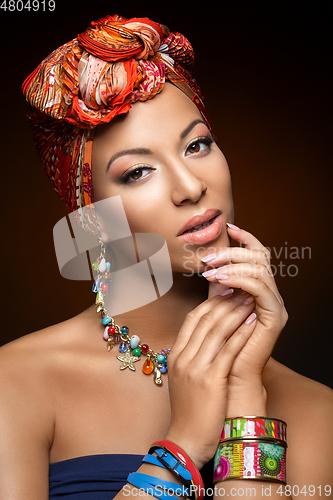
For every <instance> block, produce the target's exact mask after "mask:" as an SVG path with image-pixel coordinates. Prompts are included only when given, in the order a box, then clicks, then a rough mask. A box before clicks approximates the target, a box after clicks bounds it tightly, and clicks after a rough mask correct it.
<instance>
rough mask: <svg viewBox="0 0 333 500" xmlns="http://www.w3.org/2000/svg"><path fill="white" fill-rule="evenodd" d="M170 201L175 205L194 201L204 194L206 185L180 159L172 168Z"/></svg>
mask: <svg viewBox="0 0 333 500" xmlns="http://www.w3.org/2000/svg"><path fill="white" fill-rule="evenodd" d="M172 177H173V179H172V180H173V182H172V201H173V203H174V204H175V205H184V204H185V203H187V202H191V203H196V202H197V201H199V200H200V198H202V196H204V195H205V194H206V191H207V185H206V184H205V182H204V181H202V180H201V179H200V178H199V177H198V176H197V175H196V174H195V173H194V172H192V171H191V170H190V169H189V168H188V167H187V166H186V165H184V164H183V163H182V162H181V161H178V162H176V163H174V164H173V168H172Z"/></svg>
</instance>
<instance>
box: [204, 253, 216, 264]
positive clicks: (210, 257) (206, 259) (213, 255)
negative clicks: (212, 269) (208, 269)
mask: <svg viewBox="0 0 333 500" xmlns="http://www.w3.org/2000/svg"><path fill="white" fill-rule="evenodd" d="M214 259H216V253H210V254H209V255H206V257H202V259H201V260H202V262H206V263H207V262H211V261H212V260H214Z"/></svg>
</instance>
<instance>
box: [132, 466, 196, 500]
mask: <svg viewBox="0 0 333 500" xmlns="http://www.w3.org/2000/svg"><path fill="white" fill-rule="evenodd" d="M148 481H149V482H148ZM127 482H128V483H130V484H132V485H133V486H136V487H137V488H140V489H141V490H144V491H145V492H146V493H149V494H150V495H153V496H155V497H157V498H161V499H163V500H170V498H173V495H182V496H186V497H188V496H189V489H188V488H185V486H182V485H179V484H177V483H172V482H171V481H166V480H165V479H160V478H158V477H154V476H148V474H141V473H140V472H132V473H131V474H129V475H128V477H127ZM154 486H158V489H157V488H155V487H154ZM163 490H168V491H171V492H172V495H170V494H168V493H165V492H164V491H163Z"/></svg>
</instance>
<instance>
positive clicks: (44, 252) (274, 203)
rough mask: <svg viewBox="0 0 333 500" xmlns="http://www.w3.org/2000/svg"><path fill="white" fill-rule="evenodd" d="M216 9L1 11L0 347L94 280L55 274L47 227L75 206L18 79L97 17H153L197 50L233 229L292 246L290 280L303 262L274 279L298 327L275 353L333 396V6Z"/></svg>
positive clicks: (80, 301) (69, 311) (101, 5)
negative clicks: (39, 137) (42, 147)
mask: <svg viewBox="0 0 333 500" xmlns="http://www.w3.org/2000/svg"><path fill="white" fill-rule="evenodd" d="M7 3H9V2H7ZM24 3H25V2H24ZM214 4H216V6H215V7H214V6H213V2H191V3H190V2H186V3H184V2H183V3H181V2H177V3H172V2H158V3H156V2H154V3H153V2H152V3H151V5H150V4H149V3H147V2H146V3H145V2H140V5H139V2H122V3H120V2H117V3H116V2H110V1H103V0H100V1H98V0H97V1H95V2H91V1H90V2H84V1H74V0H69V1H63V0H62V1H60V0H56V9H55V11H54V12H42V11H39V12H33V11H30V12H28V11H24V12H9V11H7V12H4V11H3V10H1V11H0V16H1V33H0V37H1V40H0V41H1V88H0V96H1V180H2V184H1V195H2V200H3V207H4V214H3V217H2V245H1V252H2V255H1V263H2V275H3V282H2V290H1V291H2V300H1V304H2V318H1V319H2V321H1V339H0V340H1V343H6V342H8V341H10V340H12V339H14V338H16V337H19V336H21V335H24V334H26V333H29V332H31V331H34V330H37V329H41V328H44V327H46V326H48V325H50V324H52V323H57V322H59V321H62V320H65V319H67V318H69V317H71V316H73V315H75V314H77V313H79V312H80V311H82V310H83V309H84V308H86V307H88V306H89V305H90V304H91V303H92V301H93V294H92V292H91V285H90V283H88V282H82V283H80V282H71V281H67V280H65V279H63V278H62V277H61V276H60V274H59V271H58V268H57V263H56V258H55V254H54V250H53V236H52V229H53V226H54V225H55V223H56V222H57V221H58V220H59V219H60V218H61V217H63V216H64V215H66V208H65V206H64V205H63V203H62V202H61V200H60V199H58V197H57V196H56V195H55V194H54V192H53V190H52V188H51V185H50V184H49V181H48V179H47V177H46V175H45V174H44V172H43V170H42V168H41V166H40V165H39V163H38V160H37V156H36V152H35V150H34V146H33V142H32V138H31V136H30V131H29V129H28V126H27V124H26V121H25V101H24V98H23V97H22V94H21V90H20V86H21V83H22V82H23V80H24V79H25V77H26V76H28V74H30V73H31V72H32V71H33V70H34V69H35V67H36V66H37V65H38V64H39V62H40V61H41V60H42V59H43V58H44V57H46V56H47V55H48V54H49V53H50V52H51V51H52V50H54V49H55V48H56V47H58V46H60V45H62V44H63V43H65V42H67V41H69V40H70V39H72V38H74V37H76V35H77V33H79V32H82V31H84V30H85V28H86V27H87V26H88V24H89V23H90V21H91V20H97V19H99V18H100V17H104V16H105V15H106V14H114V13H118V14H121V15H123V16H125V17H144V16H147V17H150V18H151V19H152V20H154V21H157V22H160V23H163V24H166V25H167V26H169V28H170V29H171V30H172V31H180V32H182V33H183V34H184V35H185V36H187V37H188V38H189V40H190V41H191V42H192V45H193V47H194V50H195V53H196V61H197V62H196V67H195V71H194V74H195V76H196V78H197V80H198V82H199V83H200V85H201V87H202V89H203V92H204V95H205V102H206V106H207V109H208V113H209V115H210V118H211V122H212V125H213V129H214V131H215V134H216V136H217V139H218V144H219V145H220V147H221V149H222V150H223V151H224V153H225V155H226V157H227V160H228V162H229V165H230V168H231V173H232V179H233V189H234V201H235V223H236V224H237V225H239V226H241V227H243V228H244V229H247V230H248V231H250V232H252V233H254V234H255V235H256V236H257V237H258V238H259V239H260V240H261V241H262V242H263V243H264V244H265V245H266V246H268V247H270V248H271V249H274V248H275V249H276V252H277V253H279V252H280V251H281V249H282V248H283V251H282V255H281V257H280V258H273V264H275V265H278V264H279V263H280V262H281V264H282V265H283V266H284V267H283V274H285V275H286V274H287V268H288V266H289V265H296V266H297V275H296V276H293V277H291V276H288V275H287V276H282V275H281V273H278V274H277V277H276V279H277V282H278V286H279V288H280V291H281V294H282V295H283V297H284V299H285V303H286V307H287V310H288V312H289V316H290V319H289V322H288V325H287V327H286V328H285V330H284V331H283V333H282V335H281V337H280V339H279V342H278V344H277V346H276V348H275V351H274V355H275V357H276V359H278V360H279V361H281V362H283V363H285V364H286V365H288V366H289V367H290V368H292V369H294V370H296V371H298V372H300V373H302V374H303V375H306V376H308V377H311V378H314V379H315V380H318V381H320V382H322V383H325V384H327V385H330V386H331V387H332V386H333V377H332V344H333V343H332V334H333V329H332V321H333V318H332V316H333V314H332V313H333V307H332V293H331V289H332V285H331V283H332V272H331V270H332V264H331V260H332V257H331V255H332V238H331V230H332V225H331V217H330V216H331V194H332V173H331V157H332V154H331V144H332V141H329V138H331V130H330V125H331V124H330V121H329V116H331V103H330V95H331V88H330V83H331V81H330V76H331V75H330V74H329V70H330V67H331V65H332V61H331V60H330V57H329V55H330V51H331V49H332V44H331V39H330V31H331V20H332V13H331V12H330V9H329V5H330V2H324V1H317V2H289V3H288V5H287V4H285V5H284V4H283V3H281V2H273V1H268V2H267V1H266V2H265V3H261V2H255V1H251V2H238V1H233V2H231V1H229V2H214ZM122 5H123V6H122ZM292 247H297V249H298V252H299V253H301V249H302V247H310V248H311V258H309V253H308V252H307V253H306V258H305V259H293V258H291V255H290V253H291V252H293V254H292V255H293V256H295V252H296V250H295V248H292ZM285 248H287V256H286V255H285ZM300 256H301V255H300ZM290 272H291V274H295V272H296V268H295V267H292V268H290ZM78 341H79V339H78ZM51 348H52V346H51V345H50V349H51Z"/></svg>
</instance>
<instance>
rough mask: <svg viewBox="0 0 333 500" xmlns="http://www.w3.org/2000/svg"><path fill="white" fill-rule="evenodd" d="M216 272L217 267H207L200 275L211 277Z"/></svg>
mask: <svg viewBox="0 0 333 500" xmlns="http://www.w3.org/2000/svg"><path fill="white" fill-rule="evenodd" d="M216 273H217V269H209V270H208V271H205V272H204V273H202V276H204V277H205V278H211V277H212V276H215V274H216Z"/></svg>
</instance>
